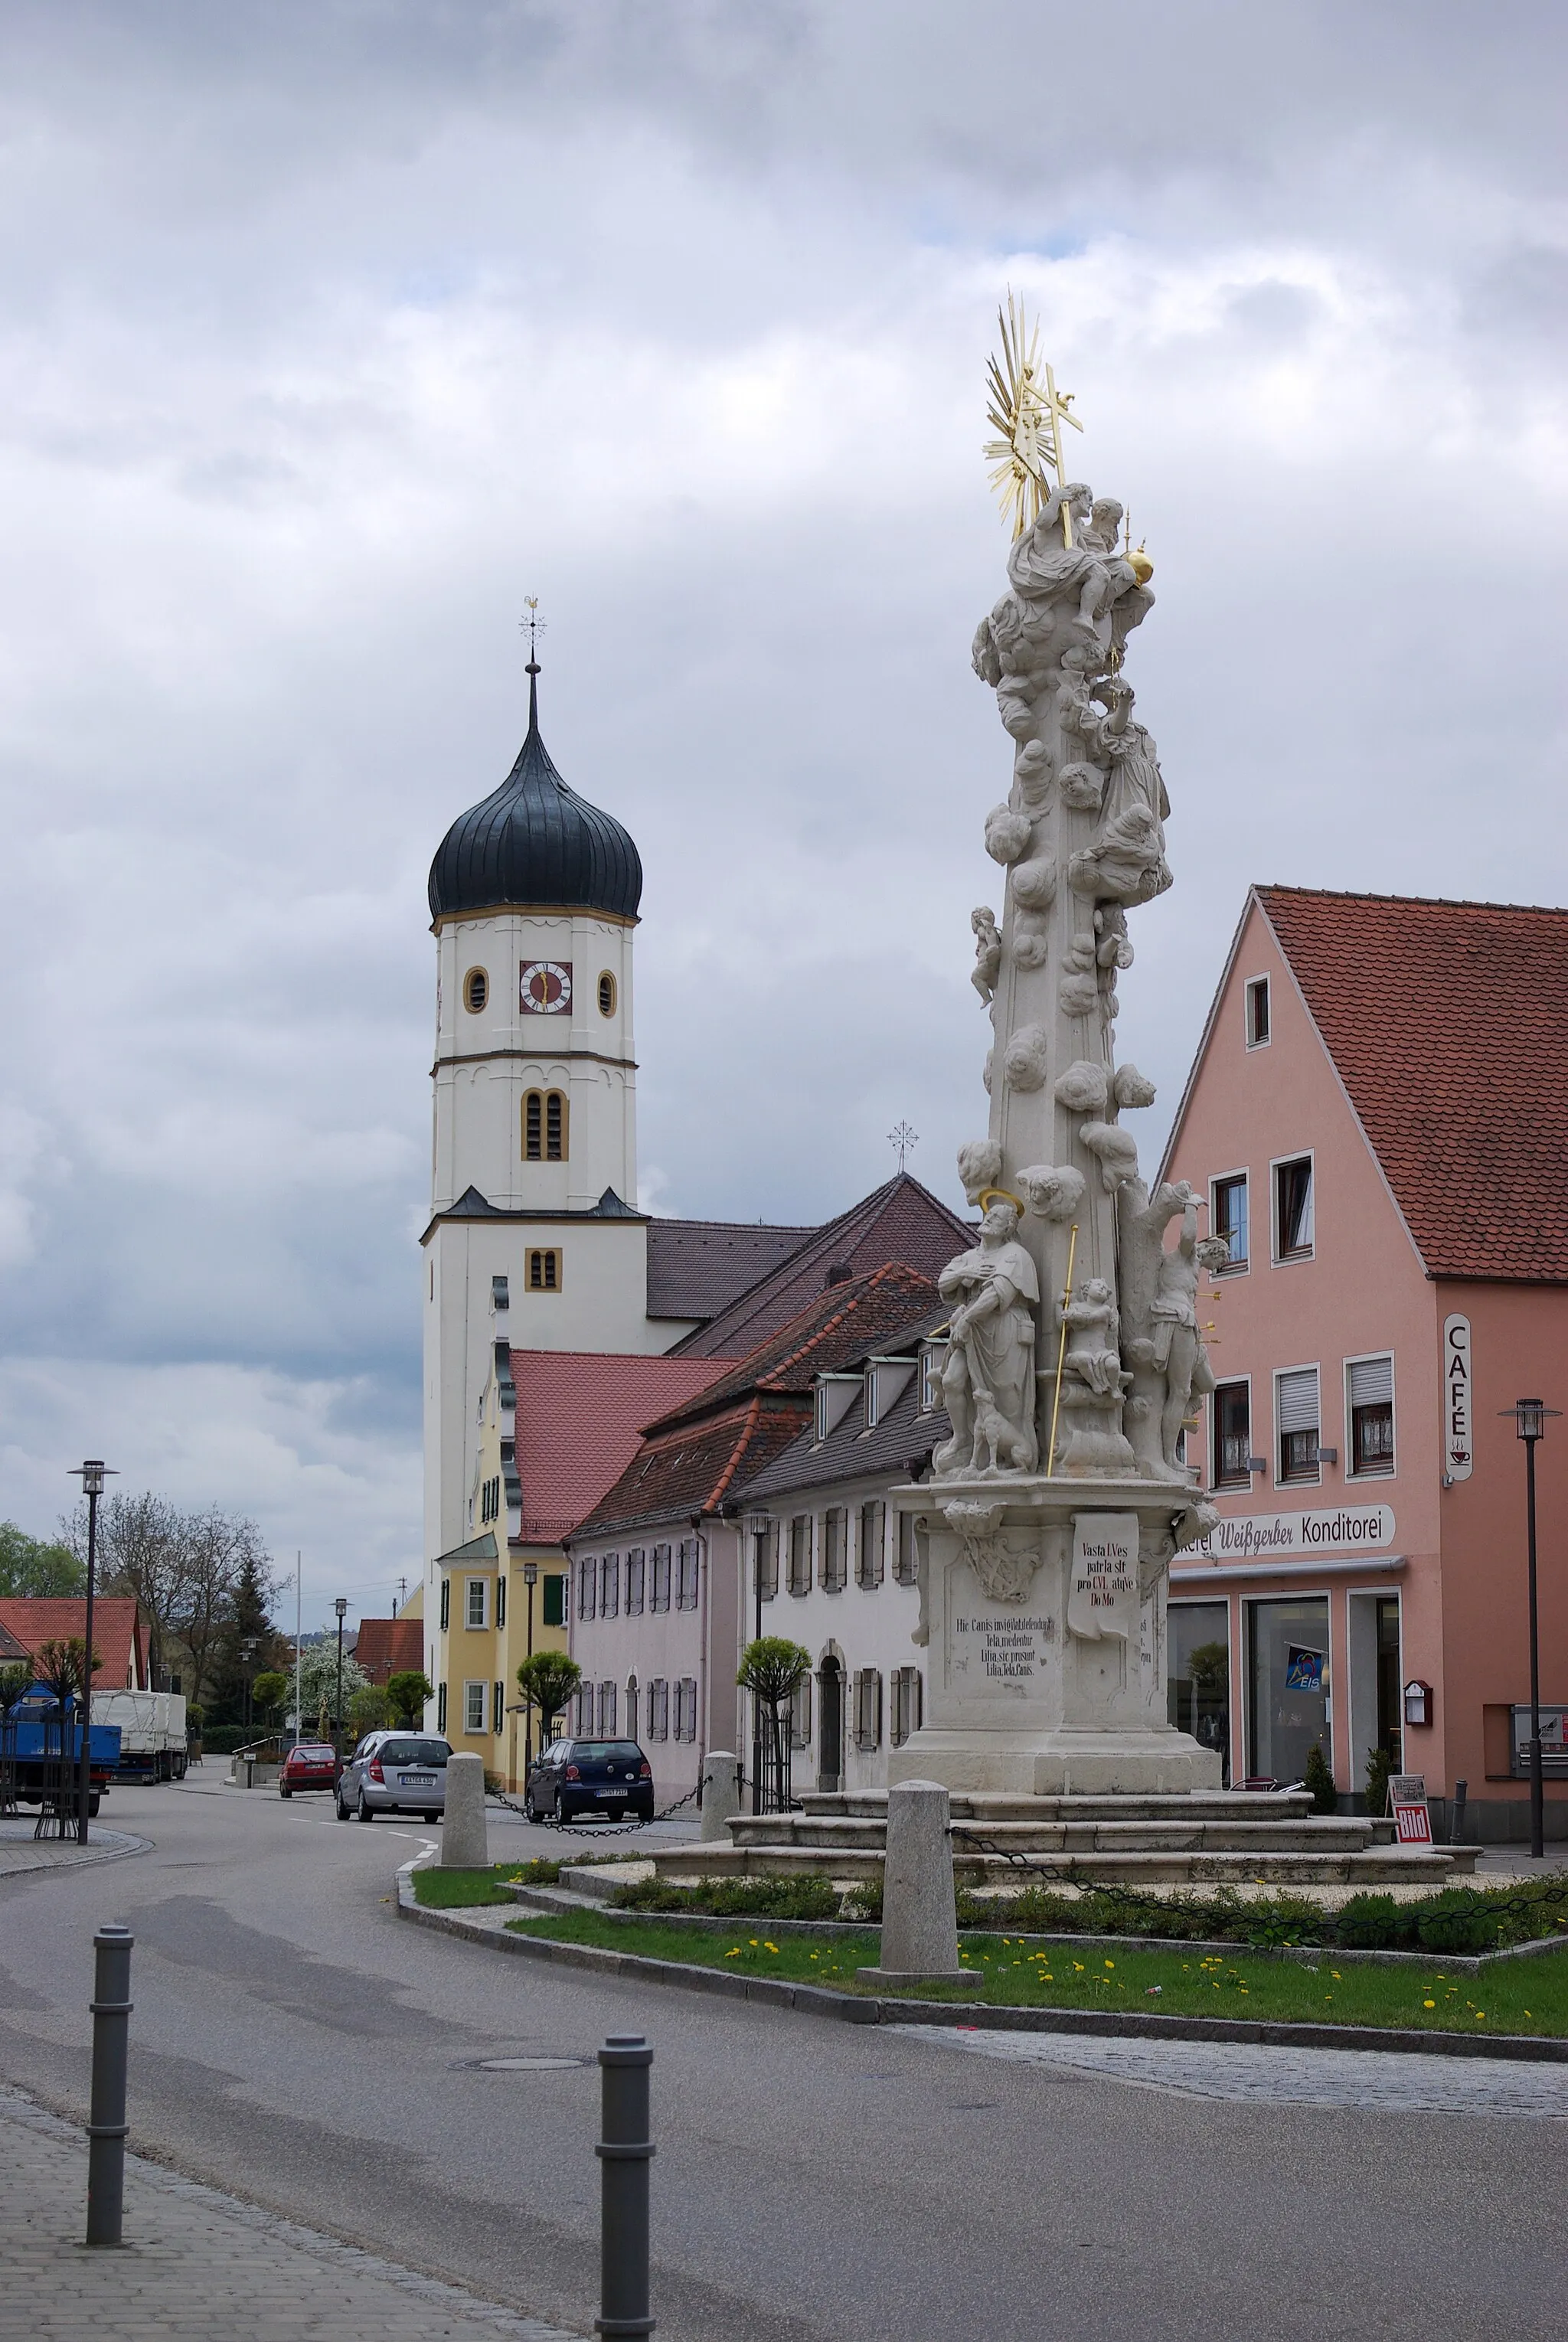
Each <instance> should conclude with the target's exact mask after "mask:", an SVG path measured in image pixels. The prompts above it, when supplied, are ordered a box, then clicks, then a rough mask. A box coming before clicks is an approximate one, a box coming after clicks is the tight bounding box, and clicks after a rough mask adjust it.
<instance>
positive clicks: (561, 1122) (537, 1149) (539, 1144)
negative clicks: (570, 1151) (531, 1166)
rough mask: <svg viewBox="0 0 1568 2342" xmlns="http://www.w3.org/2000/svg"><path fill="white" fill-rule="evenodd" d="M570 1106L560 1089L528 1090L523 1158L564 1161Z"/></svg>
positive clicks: (525, 1104) (544, 1161) (527, 1161)
mask: <svg viewBox="0 0 1568 2342" xmlns="http://www.w3.org/2000/svg"><path fill="white" fill-rule="evenodd" d="M570 1111H571V1109H570V1107H569V1106H568V1105H567V1103H566V1098H565V1095H564V1092H563V1091H561V1090H529V1091H527V1092H526V1093H525V1095H524V1099H523V1160H524V1162H525V1163H564V1162H565V1161H566V1160H567V1131H568V1118H569V1116H570Z"/></svg>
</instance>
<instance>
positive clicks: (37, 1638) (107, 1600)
mask: <svg viewBox="0 0 1568 2342" xmlns="http://www.w3.org/2000/svg"><path fill="white" fill-rule="evenodd" d="M0 1626H4V1627H5V1628H6V1630H7V1631H8V1632H9V1633H10V1634H12V1635H14V1636H15V1638H16V1640H17V1642H19V1643H20V1644H21V1646H22V1648H23V1649H24V1651H25V1652H26V1653H27V1655H28V1656H29V1657H31V1656H32V1655H33V1653H34V1652H35V1650H36V1649H37V1647H38V1646H39V1644H40V1643H47V1642H50V1641H55V1642H69V1641H70V1640H71V1638H72V1636H75V1638H76V1639H77V1641H80V1640H81V1638H82V1636H84V1635H85V1633H86V1631H87V1605H86V1601H85V1597H83V1596H75V1595H54V1594H35V1595H25V1594H12V1595H7V1596H5V1597H4V1598H0ZM133 1635H134V1636H135V1647H134V1648H133V1645H132V1636H133ZM93 1646H94V1648H95V1650H96V1652H97V1654H98V1656H99V1658H100V1659H101V1660H102V1661H103V1665H102V1666H101V1667H100V1668H99V1669H98V1672H97V1673H96V1675H95V1676H94V1677H93V1688H94V1690H95V1691H142V1690H145V1689H146V1687H147V1675H148V1666H147V1628H146V1626H145V1622H144V1621H143V1620H142V1618H141V1617H140V1616H139V1615H138V1612H137V1609H136V1605H135V1602H134V1601H133V1600H132V1598H131V1596H129V1595H128V1594H99V1595H97V1596H95V1597H94V1602H93Z"/></svg>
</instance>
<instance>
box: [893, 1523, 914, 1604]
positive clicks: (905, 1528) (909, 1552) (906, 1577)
mask: <svg viewBox="0 0 1568 2342" xmlns="http://www.w3.org/2000/svg"><path fill="white" fill-rule="evenodd" d="M893 1575H894V1581H895V1583H896V1584H898V1585H900V1586H914V1585H916V1584H918V1582H919V1578H920V1548H919V1546H917V1544H916V1543H915V1536H914V1514H913V1513H900V1515H899V1516H898V1546H897V1550H896V1552H895V1553H894V1562H893Z"/></svg>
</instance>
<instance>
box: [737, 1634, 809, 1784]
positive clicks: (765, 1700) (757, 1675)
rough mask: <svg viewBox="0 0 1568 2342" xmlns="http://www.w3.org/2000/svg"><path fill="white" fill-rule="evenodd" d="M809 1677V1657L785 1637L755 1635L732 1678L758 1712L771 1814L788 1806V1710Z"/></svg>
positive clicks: (805, 1651) (799, 1646) (806, 1652)
mask: <svg viewBox="0 0 1568 2342" xmlns="http://www.w3.org/2000/svg"><path fill="white" fill-rule="evenodd" d="M810 1673H811V1653H810V1652H809V1651H807V1650H805V1649H804V1647H803V1646H801V1645H800V1644H799V1643H792V1642H791V1641H790V1639H789V1637H788V1636H787V1635H759V1636H757V1639H756V1640H755V1642H754V1643H748V1644H747V1645H746V1647H745V1650H744V1653H743V1654H742V1656H741V1664H740V1672H739V1674H738V1675H737V1676H735V1681H736V1683H737V1684H739V1686H740V1687H741V1689H742V1690H743V1691H746V1692H750V1694H751V1696H752V1697H753V1699H754V1700H755V1701H756V1703H757V1706H758V1707H759V1708H760V1710H761V1711H762V1723H763V1729H762V1731H761V1732H760V1733H759V1734H758V1736H757V1737H758V1738H759V1740H760V1741H761V1742H762V1747H763V1777H764V1782H765V1783H766V1784H767V1786H768V1787H769V1790H770V1793H771V1796H772V1800H773V1810H774V1812H775V1813H783V1812H784V1810H785V1809H786V1808H787V1807H788V1806H789V1803H790V1778H789V1774H790V1765H789V1714H788V1711H789V1707H790V1704H791V1702H792V1701H793V1700H794V1696H795V1694H796V1692H797V1691H798V1690H799V1689H800V1687H801V1686H802V1684H803V1683H804V1681H805V1679H806V1677H807V1676H809V1675H810Z"/></svg>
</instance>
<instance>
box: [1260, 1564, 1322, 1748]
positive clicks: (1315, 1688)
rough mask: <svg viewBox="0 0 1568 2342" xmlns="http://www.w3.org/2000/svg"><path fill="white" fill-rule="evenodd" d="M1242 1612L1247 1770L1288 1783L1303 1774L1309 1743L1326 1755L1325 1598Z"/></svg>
mask: <svg viewBox="0 0 1568 2342" xmlns="http://www.w3.org/2000/svg"><path fill="white" fill-rule="evenodd" d="M1247 1615H1248V1638H1249V1643H1250V1646H1251V1647H1250V1669H1251V1676H1252V1683H1251V1691H1252V1698H1251V1701H1250V1707H1251V1724H1252V1730H1251V1735H1250V1739H1251V1746H1250V1748H1249V1751H1248V1769H1249V1771H1250V1773H1251V1775H1252V1776H1253V1778H1254V1779H1263V1780H1275V1781H1279V1782H1281V1783H1283V1784H1285V1785H1288V1784H1289V1783H1291V1782H1293V1781H1299V1780H1301V1779H1302V1778H1303V1775H1304V1774H1305V1772H1306V1760H1307V1753H1308V1751H1309V1750H1310V1749H1311V1748H1312V1747H1313V1746H1314V1744H1321V1746H1322V1748H1323V1755H1324V1756H1325V1757H1327V1756H1329V1755H1330V1748H1329V1706H1328V1702H1329V1645H1328V1602H1327V1599H1326V1597H1324V1598H1323V1599H1321V1600H1318V1601H1309V1602H1251V1603H1249V1604H1248V1605H1247Z"/></svg>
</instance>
